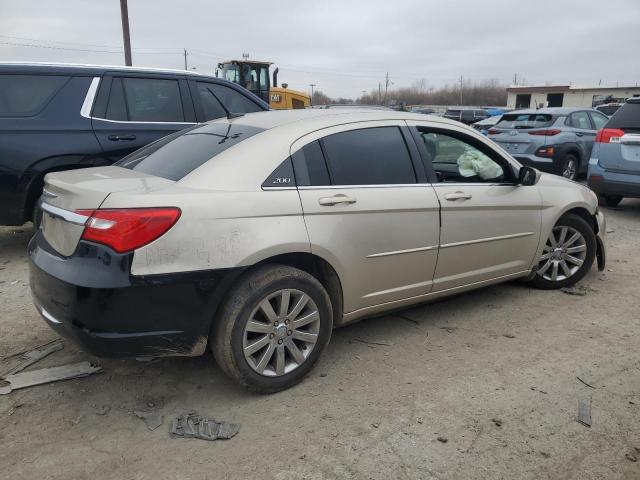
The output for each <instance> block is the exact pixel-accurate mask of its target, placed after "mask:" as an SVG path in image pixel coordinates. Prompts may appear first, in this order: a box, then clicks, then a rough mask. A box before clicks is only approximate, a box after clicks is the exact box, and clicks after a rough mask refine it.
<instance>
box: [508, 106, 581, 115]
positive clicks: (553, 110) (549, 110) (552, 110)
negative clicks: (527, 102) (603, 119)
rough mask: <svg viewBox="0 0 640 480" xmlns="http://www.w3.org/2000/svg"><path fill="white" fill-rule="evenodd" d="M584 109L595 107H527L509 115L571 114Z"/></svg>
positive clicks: (513, 111)
mask: <svg viewBox="0 0 640 480" xmlns="http://www.w3.org/2000/svg"><path fill="white" fill-rule="evenodd" d="M584 110H593V108H589V107H546V108H538V109H537V110H536V109H535V108H526V109H523V110H512V111H511V112H507V113H506V114H507V115H511V114H514V113H515V114H518V115H520V114H536V113H541V114H544V115H569V114H571V113H574V112H582V111H584Z"/></svg>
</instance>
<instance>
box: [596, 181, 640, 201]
mask: <svg viewBox="0 0 640 480" xmlns="http://www.w3.org/2000/svg"><path fill="white" fill-rule="evenodd" d="M587 184H588V186H589V188H590V189H591V190H593V191H594V192H596V193H597V194H598V195H620V196H621V197H625V198H640V182H638V183H631V182H613V181H611V180H607V179H606V178H605V179H604V180H603V181H596V182H594V181H592V180H591V178H589V179H588V181H587Z"/></svg>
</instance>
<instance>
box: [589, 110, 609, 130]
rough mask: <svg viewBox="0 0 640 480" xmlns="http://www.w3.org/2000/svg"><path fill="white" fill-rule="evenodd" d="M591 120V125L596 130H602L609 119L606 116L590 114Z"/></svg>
mask: <svg viewBox="0 0 640 480" xmlns="http://www.w3.org/2000/svg"><path fill="white" fill-rule="evenodd" d="M591 119H592V120H593V124H594V125H595V127H596V130H600V129H601V128H604V126H605V125H606V124H607V122H608V121H609V118H608V117H607V116H605V115H602V114H600V113H596V112H591Z"/></svg>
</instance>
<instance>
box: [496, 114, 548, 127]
mask: <svg viewBox="0 0 640 480" xmlns="http://www.w3.org/2000/svg"><path fill="white" fill-rule="evenodd" d="M553 121H554V120H553V116H552V115H547V114H541V113H507V114H506V115H503V116H502V118H501V119H500V121H499V122H498V123H497V124H496V128H504V129H527V128H542V127H550V126H551V125H552V124H553Z"/></svg>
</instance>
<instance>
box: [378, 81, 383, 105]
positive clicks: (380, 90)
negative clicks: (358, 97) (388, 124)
mask: <svg viewBox="0 0 640 480" xmlns="http://www.w3.org/2000/svg"><path fill="white" fill-rule="evenodd" d="M378 103H380V104H382V84H381V83H380V82H378Z"/></svg>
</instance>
